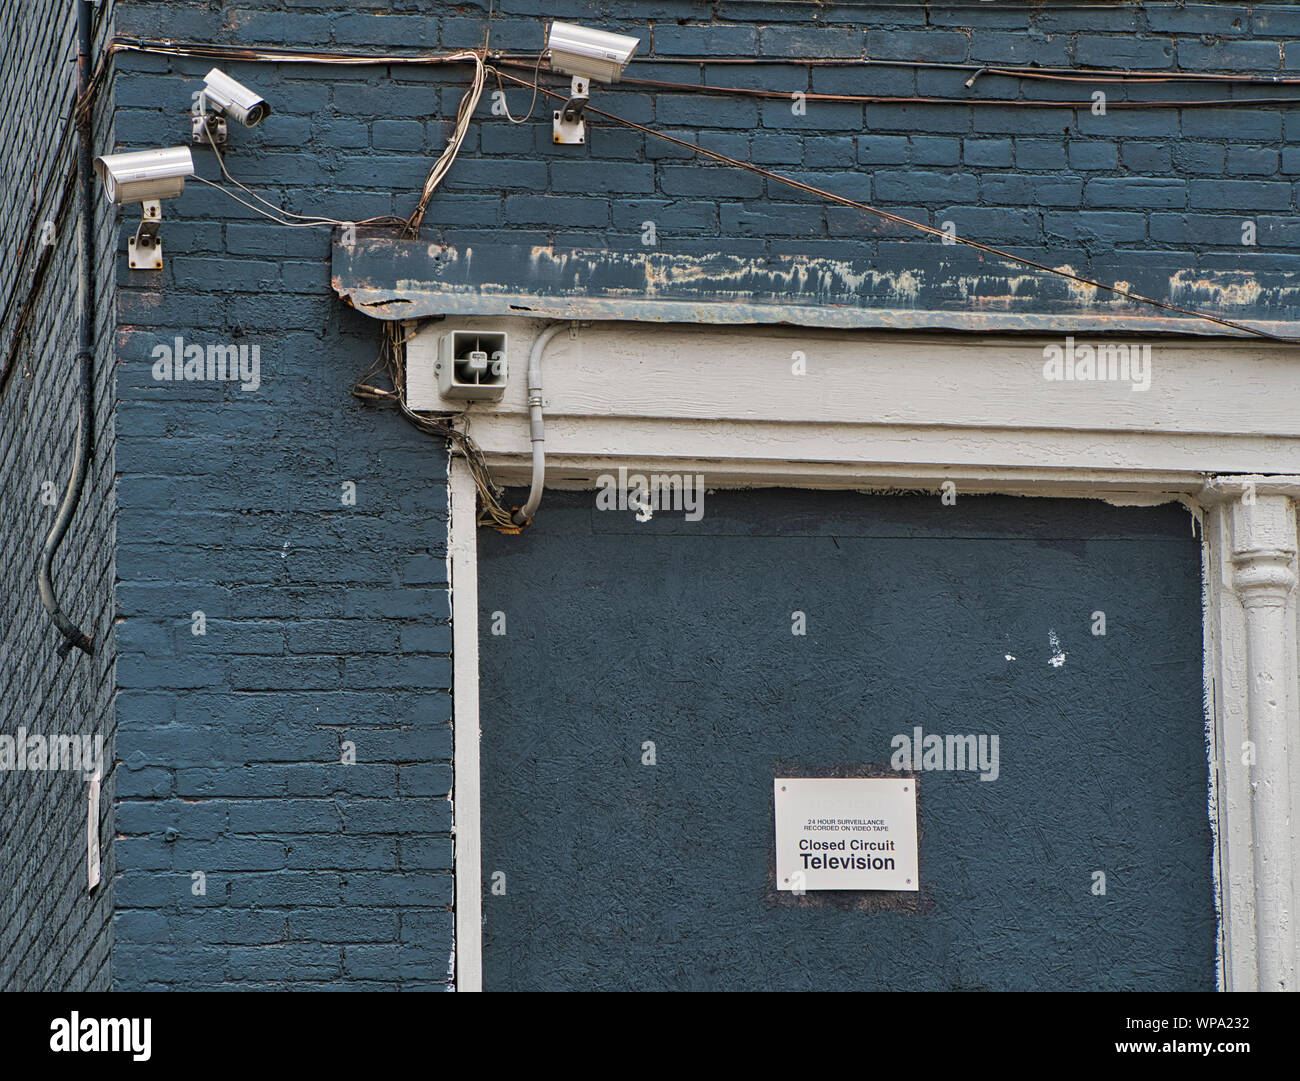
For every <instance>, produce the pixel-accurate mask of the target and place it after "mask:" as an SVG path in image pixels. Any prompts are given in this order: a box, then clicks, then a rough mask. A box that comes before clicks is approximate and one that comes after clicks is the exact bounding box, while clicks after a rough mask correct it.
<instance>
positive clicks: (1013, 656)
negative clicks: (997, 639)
mask: <svg viewBox="0 0 1300 1081" xmlns="http://www.w3.org/2000/svg"><path fill="white" fill-rule="evenodd" d="M1006 659H1007V660H1009V661H1014V660H1015V659H1016V656H1015V654H1014V653H1008V654H1007V655H1006Z"/></svg>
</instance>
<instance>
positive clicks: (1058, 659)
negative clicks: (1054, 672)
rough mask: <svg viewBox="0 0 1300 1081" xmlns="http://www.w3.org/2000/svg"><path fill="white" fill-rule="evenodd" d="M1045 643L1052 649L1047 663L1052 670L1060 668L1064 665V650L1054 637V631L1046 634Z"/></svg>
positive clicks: (1059, 641)
mask: <svg viewBox="0 0 1300 1081" xmlns="http://www.w3.org/2000/svg"><path fill="white" fill-rule="evenodd" d="M1047 643H1048V645H1049V646H1051V648H1052V656H1051V657H1049V658H1048V661H1047V663H1048V664H1050V665H1051V666H1052V667H1053V668H1060V667H1062V666H1063V665H1064V664H1065V650H1063V649H1062V648H1061V640H1060V639H1059V638H1058V637H1057V636H1056V632H1055V631H1053V630H1049V631H1048V632H1047Z"/></svg>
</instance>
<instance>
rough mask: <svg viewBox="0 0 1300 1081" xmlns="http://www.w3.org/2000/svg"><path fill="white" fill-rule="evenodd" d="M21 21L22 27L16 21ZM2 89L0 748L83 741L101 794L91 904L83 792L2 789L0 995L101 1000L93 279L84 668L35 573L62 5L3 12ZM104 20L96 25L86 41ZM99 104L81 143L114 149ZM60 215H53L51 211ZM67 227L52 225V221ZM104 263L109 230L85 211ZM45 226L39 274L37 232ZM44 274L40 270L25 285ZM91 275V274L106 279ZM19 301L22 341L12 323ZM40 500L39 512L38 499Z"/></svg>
mask: <svg viewBox="0 0 1300 1081" xmlns="http://www.w3.org/2000/svg"><path fill="white" fill-rule="evenodd" d="M15 7H17V9H18V10H17V11H15V10H14V9H15ZM5 14H6V18H5V19H4V25H5V37H4V45H3V48H4V57H3V60H2V63H3V66H4V79H3V86H2V88H0V157H3V159H4V174H5V184H4V186H3V188H2V189H0V193H2V194H0V197H2V198H3V203H2V204H0V237H2V238H3V240H2V242H0V251H3V253H4V258H3V259H2V260H0V296H2V297H3V299H0V368H3V367H4V364H5V361H6V359H7V358H9V357H10V356H11V355H12V357H13V365H12V367H11V368H10V369H9V371H8V372H7V373H5V374H2V375H0V578H2V581H0V734H4V735H7V736H10V737H16V736H17V734H18V731H19V729H25V730H26V731H27V732H28V733H29V734H32V735H40V736H42V737H49V736H52V735H85V736H90V737H91V738H92V739H93V738H94V737H95V736H99V737H102V738H103V740H104V743H105V755H104V758H105V761H104V767H105V771H106V772H105V776H104V779H103V783H102V786H101V790H100V830H99V838H98V840H99V845H100V849H101V874H102V879H101V885H100V886H99V887H98V888H97V889H96V890H95V891H94V892H93V893H91V892H89V890H88V879H87V865H86V848H87V845H86V840H87V837H86V834H87V806H88V805H87V781H86V778H85V776H84V775H83V774H81V773H80V772H75V771H66V770H59V771H49V770H47V771H42V772H27V771H24V772H16V771H9V770H5V771H2V772H0V990H5V991H10V990H58V989H69V990H106V989H107V988H108V987H109V985H110V982H111V957H110V953H111V942H112V932H111V923H110V917H111V913H112V910H113V850H112V838H113V793H114V770H113V768H112V765H113V740H114V729H115V717H114V707H113V658H114V642H113V638H112V633H111V631H112V583H113V538H114V528H115V522H114V518H115V509H114V501H113V481H112V478H113V470H114V466H113V450H114V446H113V443H114V440H113V430H114V422H113V400H112V399H113V363H112V349H111V342H112V321H113V316H114V312H113V307H114V304H113V279H112V278H111V276H109V275H107V274H106V273H104V274H101V275H100V276H99V279H100V280H99V288H98V290H97V296H96V305H97V324H98V325H97V327H96V332H95V337H96V341H97V343H98V352H97V359H96V363H95V380H94V409H95V427H94V436H95V439H94V444H95V446H94V457H93V461H92V465H91V469H90V472H89V473H88V475H87V479H86V485H85V494H84V496H83V498H82V501H81V504H80V506H79V508H78V510H77V511H76V513H75V515H74V516H73V519H72V524H71V527H70V529H69V531H68V533H67V535H66V537H65V539H64V542H63V545H62V547H61V549H60V551H59V554H58V557H57V559H56V560H55V564H54V575H53V578H54V586H55V591H56V594H57V596H58V598H59V601H60V602H61V604H62V606H63V608H64V610H65V611H66V612H67V613H68V615H69V617H70V618H71V619H72V620H73V621H74V622H75V623H76V624H77V625H78V626H79V627H81V628H82V629H83V630H85V631H86V632H88V633H89V634H90V635H91V636H92V638H93V639H94V641H95V644H96V650H95V654H94V656H92V657H87V656H85V655H84V654H82V653H81V652H73V653H72V654H71V655H69V656H63V657H61V656H59V655H58V653H57V652H56V647H57V646H58V644H59V643H60V642H62V638H61V637H60V635H59V634H58V632H57V631H56V630H55V628H54V625H53V624H52V623H51V621H50V618H49V616H48V614H47V613H46V611H45V609H44V608H43V607H42V606H41V602H40V597H39V595H38V593H37V568H38V566H39V561H40V553H41V547H42V545H43V544H44V541H45V537H46V535H47V534H48V533H49V530H50V527H51V526H52V524H53V522H54V517H55V511H56V507H55V505H54V504H56V503H57V502H58V501H59V500H61V499H62V497H63V492H64V489H65V487H66V485H67V483H68V478H69V476H70V475H71V472H72V464H73V447H74V433H75V431H76V427H77V413H78V406H77V403H78V386H77V383H78V380H77V365H76V350H77V333H78V322H77V319H78V313H79V304H78V296H77V288H78V248H79V245H78V229H79V226H78V218H77V207H76V191H75V189H76V176H75V173H76V147H77V139H76V131H75V129H70V128H69V127H68V126H67V123H66V120H67V117H68V115H69V113H70V106H71V103H72V98H73V95H74V94H75V92H76V68H75V65H74V64H73V63H71V62H70V61H72V60H73V59H75V56H76V48H75V42H76V20H75V12H74V8H73V5H71V4H68V3H63V2H59V0H30V2H27V3H24V4H22V5H14V4H9V5H6V9H5ZM112 25H113V5H112V4H111V3H103V4H101V5H100V6H99V8H98V9H97V20H96V24H95V27H96V34H95V36H96V39H97V41H98V42H99V44H100V46H101V47H102V45H103V43H104V42H105V41H106V40H107V39H108V37H109V36H110V35H111V32H112ZM111 123H112V110H111V106H110V103H109V101H108V100H107V99H106V98H105V99H101V101H100V102H99V105H98V107H97V108H96V109H95V110H94V112H93V126H94V130H95V132H96V133H97V136H98V138H99V139H101V140H102V141H105V142H108V141H111V139H112V131H111ZM65 193H67V194H68V195H70V197H71V198H70V199H69V200H68V201H67V202H66V203H64V201H63V200H64V195H65ZM61 205H62V206H63V207H64V213H63V214H62V215H60V213H59V209H60V206H61ZM95 214H96V227H97V231H98V234H99V241H100V248H101V250H106V249H107V248H108V246H109V244H110V243H111V241H110V236H111V215H110V214H109V213H108V212H107V211H106V210H105V209H104V208H103V207H102V205H98V206H96V208H95ZM46 222H50V223H52V226H53V230H52V232H51V233H50V234H49V237H50V241H51V243H50V245H49V246H48V256H46V255H45V252H46V250H47V249H46V246H45V245H43V244H42V243H41V230H42V227H43V225H44V224H45V223H46ZM43 259H48V262H46V264H45V265H46V267H47V269H46V270H45V273H44V277H43V278H40V277H38V267H39V266H40V265H41V264H42V260H43ZM100 269H101V270H103V269H104V267H102V266H101V268H100ZM28 297H30V298H31V302H32V305H31V308H30V315H29V317H28V319H27V321H26V323H25V324H23V323H22V320H21V317H20V313H21V311H22V309H23V307H24V305H25V303H26V300H27V298H28ZM43 496H44V498H43Z"/></svg>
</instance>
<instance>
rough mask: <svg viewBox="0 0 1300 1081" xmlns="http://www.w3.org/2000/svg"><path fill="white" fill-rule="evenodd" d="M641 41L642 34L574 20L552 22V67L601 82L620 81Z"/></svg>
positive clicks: (549, 39) (548, 42) (548, 40)
mask: <svg viewBox="0 0 1300 1081" xmlns="http://www.w3.org/2000/svg"><path fill="white" fill-rule="evenodd" d="M640 44H641V39H640V38H633V37H628V36H627V35H626V34H610V33H608V32H606V31H604V30H588V29H587V28H586V27H585V26H575V25H574V24H573V23H561V22H553V23H551V29H550V33H548V34H547V36H546V47H547V48H548V49H549V50H550V52H551V67H552V69H553V70H555V71H562V72H564V74H565V75H576V76H578V77H579V78H583V79H595V80H596V82H598V83H616V82H618V77H619V76H620V75H622V74H623V69H624V68H625V67H627V64H628V61H629V60H631V59H632V54H633V53H635V52H636V49H637V46H638V45H640Z"/></svg>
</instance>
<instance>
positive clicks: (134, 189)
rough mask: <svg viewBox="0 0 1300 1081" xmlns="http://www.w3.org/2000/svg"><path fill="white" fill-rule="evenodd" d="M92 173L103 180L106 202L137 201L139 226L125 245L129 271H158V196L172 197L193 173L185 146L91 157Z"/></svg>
mask: <svg viewBox="0 0 1300 1081" xmlns="http://www.w3.org/2000/svg"><path fill="white" fill-rule="evenodd" d="M95 173H96V174H97V175H98V176H99V179H100V180H102V181H103V182H104V194H105V195H106V196H107V197H108V201H109V202H110V203H113V204H115V205H116V206H127V205H128V204H131V203H140V204H141V208H140V209H141V218H140V226H139V228H138V229H136V231H135V236H133V237H132V238H131V240H130V242H129V243H128V245H127V252H128V260H127V265H128V266H130V268H131V269H132V270H162V241H161V240H160V239H159V238H158V229H159V227H160V226H161V225H162V204H161V202H160V200H162V199H174V198H175V197H176V196H178V195H180V194H181V192H183V191H184V190H185V178H186V177H187V176H193V175H194V159H193V158H192V157H191V156H190V149H189V147H187V146H169V147H167V148H166V149H165V150H132V151H128V152H127V153H125V154H105V155H104V156H103V157H99V158H96V159H95Z"/></svg>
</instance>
